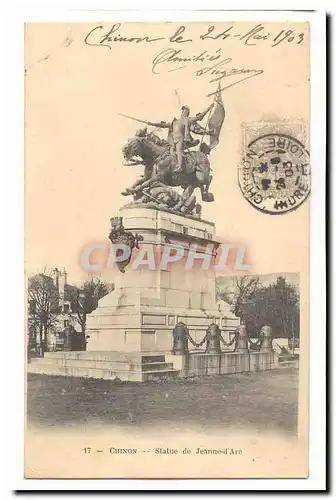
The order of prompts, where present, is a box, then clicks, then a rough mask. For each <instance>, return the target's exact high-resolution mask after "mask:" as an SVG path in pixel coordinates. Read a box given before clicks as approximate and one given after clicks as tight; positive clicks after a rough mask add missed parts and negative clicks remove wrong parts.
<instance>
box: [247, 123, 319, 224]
mask: <svg viewBox="0 0 336 500" xmlns="http://www.w3.org/2000/svg"><path fill="white" fill-rule="evenodd" d="M279 128H280V127H279V126H277V127H276V128H275V127H271V128H270V127H262V128H259V129H257V130H256V129H254V130H253V128H252V130H253V132H252V133H251V129H250V130H247V131H246V133H245V145H244V151H243V159H242V162H241V165H240V166H239V168H238V181H239V186H240V189H241V191H242V193H243V195H244V197H245V198H246V199H247V201H249V203H251V204H252V205H253V206H254V207H255V208H257V209H259V210H261V211H262V212H265V213H268V214H282V213H286V212H289V211H292V210H295V209H297V208H298V207H299V206H300V205H301V204H302V203H303V202H304V201H305V200H306V199H307V198H308V196H309V193H310V184H311V170H310V158H309V152H308V150H307V149H306V147H305V146H304V144H303V140H304V133H303V132H302V127H300V126H298V127H296V129H295V128H291V129H290V130H288V128H287V127H285V128H284V131H283V132H279V131H278V130H279ZM294 130H295V135H294V133H293V132H294ZM299 139H300V140H299Z"/></svg>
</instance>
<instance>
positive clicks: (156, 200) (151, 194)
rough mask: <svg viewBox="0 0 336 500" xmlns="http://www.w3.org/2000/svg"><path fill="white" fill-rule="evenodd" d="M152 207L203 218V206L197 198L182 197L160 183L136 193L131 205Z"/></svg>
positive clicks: (192, 196)
mask: <svg viewBox="0 0 336 500" xmlns="http://www.w3.org/2000/svg"><path fill="white" fill-rule="evenodd" d="M140 204H144V205H146V206H148V207H149V206H151V207H153V208H156V209H158V210H169V211H172V212H174V213H181V214H186V215H193V216H195V217H200V216H201V205H200V204H199V203H196V196H195V195H194V194H191V195H190V196H182V195H180V194H179V193H178V192H177V191H175V190H174V189H173V188H171V187H169V186H166V185H165V184H163V183H162V182H160V181H155V182H153V183H152V184H151V185H150V186H148V187H146V188H143V189H141V188H140V186H139V188H138V190H136V192H135V193H134V201H133V202H132V203H131V204H130V205H140Z"/></svg>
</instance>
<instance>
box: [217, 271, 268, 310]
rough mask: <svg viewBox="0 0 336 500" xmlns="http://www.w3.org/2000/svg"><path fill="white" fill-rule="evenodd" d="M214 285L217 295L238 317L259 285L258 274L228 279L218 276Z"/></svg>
mask: <svg viewBox="0 0 336 500" xmlns="http://www.w3.org/2000/svg"><path fill="white" fill-rule="evenodd" d="M216 285H217V297H218V298H219V299H222V300H224V301H225V302H227V303H228V304H229V305H230V307H231V311H232V312H233V313H234V314H235V315H236V316H238V317H242V315H243V312H244V307H245V304H246V303H247V302H248V301H249V300H251V297H253V294H255V292H256V291H257V290H258V288H259V287H260V286H261V284H260V279H259V277H258V276H236V277H234V278H233V280H230V281H228V280H227V279H226V278H223V279H221V278H218V280H217V282H216Z"/></svg>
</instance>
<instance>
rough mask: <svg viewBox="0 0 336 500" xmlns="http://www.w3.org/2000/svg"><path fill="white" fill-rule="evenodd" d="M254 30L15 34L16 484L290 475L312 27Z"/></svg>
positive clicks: (305, 19) (306, 239)
mask: <svg viewBox="0 0 336 500" xmlns="http://www.w3.org/2000/svg"><path fill="white" fill-rule="evenodd" d="M259 14H260V17H259V18H258V15H259ZM259 14H258V12H257V13H255V15H253V16H251V19H249V18H248V16H245V17H244V16H242V17H240V16H239V14H238V13H231V14H230V12H226V13H225V14H223V16H222V17H220V16H219V17H218V18H216V16H213V14H212V18H211V13H210V14H209V13H208V15H207V16H206V18H202V17H201V16H200V15H197V14H196V15H195V17H194V18H190V19H189V18H188V17H187V16H184V17H183V16H182V18H181V19H178V20H173V19H172V20H170V21H166V20H164V19H158V20H156V21H148V20H146V19H143V20H139V21H137V22H134V20H131V19H130V20H127V19H126V20H123V19H124V18H123V17H121V18H120V19H118V18H117V17H116V13H114V17H113V19H112V20H111V19H107V20H104V19H103V18H102V20H101V21H96V20H93V21H90V22H70V21H69V22H57V23H56V22H39V23H37V22H27V23H26V24H25V37H24V40H25V41H24V43H25V68H24V71H25V325H26V327H25V332H24V343H25V394H24V398H25V465H24V468H25V478H27V479H243V478H244V479H252V478H253V479H258V478H259V479H261V478H283V479H286V478H287V479H288V478H293V479H294V478H295V479H298V478H300V479H304V478H308V477H309V377H310V372H309V363H310V353H309V343H310V307H311V295H310V279H311V277H310V216H311V209H310V205H311V201H310V198H311V183H312V180H311V178H312V175H313V176H314V167H316V165H312V164H311V163H312V162H311V147H312V136H311V133H310V128H311V118H310V114H311V83H310V76H311V66H310V63H311V46H312V45H311V43H312V41H311V22H312V21H311V17H310V15H309V14H308V13H307V14H306V13H303V12H301V13H299V12H296V13H289V12H283V13H280V12H277V13H273V14H272V13H270V14H269V16H268V14H265V12H260V13H259ZM276 14H277V15H276ZM110 17H111V16H110ZM211 19H212V20H211ZM215 19H216V20H215ZM312 171H313V173H312Z"/></svg>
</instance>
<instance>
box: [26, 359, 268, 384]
mask: <svg viewBox="0 0 336 500" xmlns="http://www.w3.org/2000/svg"><path fill="white" fill-rule="evenodd" d="M276 362H277V360H276V355H275V353H274V352H273V351H271V352H267V353H266V352H264V353H261V352H254V353H251V352H246V353H237V352H223V353H221V354H205V353H190V354H189V355H172V354H157V355H152V354H150V353H147V354H145V353H143V354H137V353H122V352H111V351H108V352H98V351H97V352H83V351H80V352H50V353H49V352H47V353H45V355H44V358H33V359H31V361H30V363H28V367H27V371H28V373H35V374H44V375H53V376H63V377H82V378H93V379H105V380H122V381H127V382H147V381H156V380H160V379H161V380H162V379H173V378H177V377H178V378H191V377H203V376H209V375H229V374H233V373H244V372H252V371H265V370H271V369H273V368H275V367H276Z"/></svg>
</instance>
